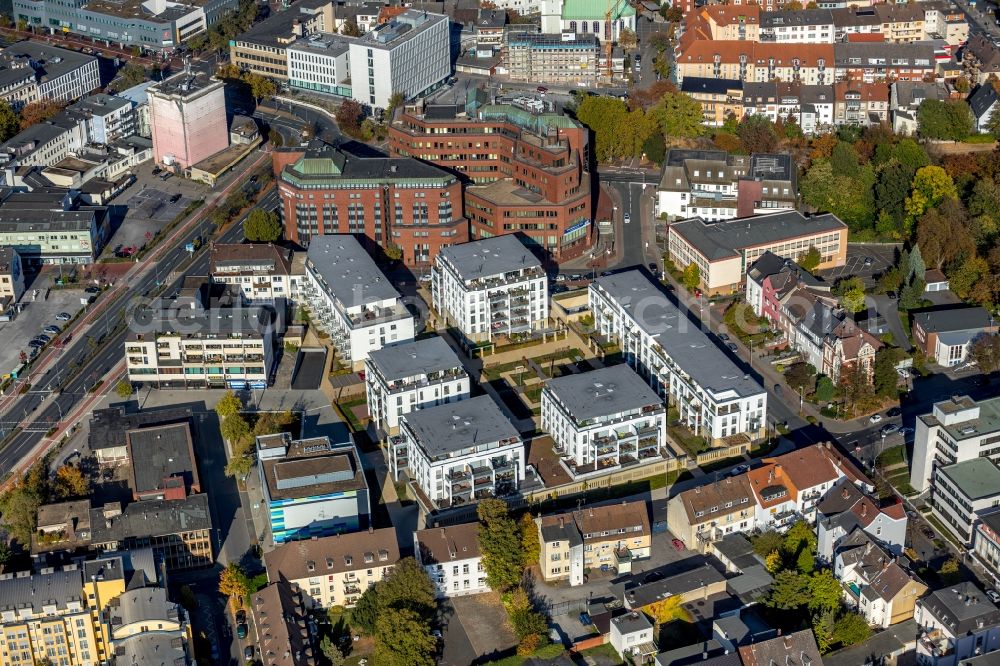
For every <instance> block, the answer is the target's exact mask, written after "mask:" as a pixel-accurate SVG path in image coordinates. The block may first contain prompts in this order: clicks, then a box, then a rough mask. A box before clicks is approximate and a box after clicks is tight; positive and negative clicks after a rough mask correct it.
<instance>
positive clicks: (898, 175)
mask: <svg viewBox="0 0 1000 666" xmlns="http://www.w3.org/2000/svg"><path fill="white" fill-rule="evenodd" d="M915 173H916V170H911V169H909V168H908V167H906V166H903V165H902V164H900V163H898V162H896V161H893V162H890V163H888V164H886V165H885V166H883V167H882V168H881V169H880V170H879V173H878V178H877V180H876V181H875V198H876V200H877V201H878V205H879V208H880V210H882V211H884V212H885V213H886V214H888V215H889V216H890V217H891V218H892V220H893V221H894V222H895V223H896V226H897V228H896V233H897V235H898V234H899V233H900V232H901V231H902V224H903V218H904V217H905V215H906V197H908V196H909V195H910V186H911V184H912V183H913V176H914V174H915Z"/></svg>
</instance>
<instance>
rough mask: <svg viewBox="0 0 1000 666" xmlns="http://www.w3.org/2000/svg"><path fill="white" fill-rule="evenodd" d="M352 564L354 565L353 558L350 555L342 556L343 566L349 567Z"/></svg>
mask: <svg viewBox="0 0 1000 666" xmlns="http://www.w3.org/2000/svg"><path fill="white" fill-rule="evenodd" d="M352 564H354V558H353V557H351V556H350V555H344V565H346V566H351V565H352Z"/></svg>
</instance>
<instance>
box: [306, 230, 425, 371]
mask: <svg viewBox="0 0 1000 666" xmlns="http://www.w3.org/2000/svg"><path fill="white" fill-rule="evenodd" d="M302 296H303V297H304V299H303V300H304V302H305V305H306V307H307V308H308V309H309V311H310V314H311V315H312V322H313V323H314V324H315V325H316V326H317V327H318V328H319V329H320V330H323V331H325V332H327V333H329V334H330V339H331V341H332V342H333V344H334V346H336V348H337V351H338V352H339V353H340V355H341V357H342V358H343V360H344V361H346V362H348V363H352V364H354V365H357V366H360V365H361V364H362V363H364V361H365V359H367V358H368V354H370V353H371V352H373V351H376V350H378V349H382V347H385V346H386V345H392V344H395V343H397V342H406V341H408V340H412V339H413V337H414V323H413V315H411V314H410V312H409V310H407V309H406V306H405V305H404V304H403V297H402V295H401V294H400V293H399V292H398V291H396V289H395V287H393V286H392V285H391V284H390V283H389V279H388V278H387V277H386V276H385V275H384V274H383V273H382V271H381V270H379V268H378V266H377V265H376V264H375V262H374V261H373V260H372V258H371V257H370V256H368V253H367V252H365V249H364V248H363V247H362V246H361V243H359V242H358V240H357V239H356V238H355V237H354V236H351V235H349V234H337V235H333V236H315V237H313V239H312V241H311V242H310V243H309V253H308V255H307V258H306V282H305V284H304V286H303V291H302Z"/></svg>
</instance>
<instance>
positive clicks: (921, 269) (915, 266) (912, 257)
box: [907, 244, 927, 280]
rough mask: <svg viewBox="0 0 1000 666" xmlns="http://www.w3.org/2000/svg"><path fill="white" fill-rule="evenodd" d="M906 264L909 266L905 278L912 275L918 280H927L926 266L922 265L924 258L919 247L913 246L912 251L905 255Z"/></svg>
mask: <svg viewBox="0 0 1000 666" xmlns="http://www.w3.org/2000/svg"><path fill="white" fill-rule="evenodd" d="M907 264H908V266H909V269H910V272H909V274H908V275H907V278H911V277H913V276H914V275H915V276H917V279H918V280H926V279H927V275H926V274H927V265H926V264H925V263H924V256H923V254H922V253H921V252H920V245H919V244H918V245H915V246H914V247H913V251H912V252H910V253H909V254H908V255H907Z"/></svg>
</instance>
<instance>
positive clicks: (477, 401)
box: [389, 395, 525, 506]
mask: <svg viewBox="0 0 1000 666" xmlns="http://www.w3.org/2000/svg"><path fill="white" fill-rule="evenodd" d="M399 429H400V434H399V436H397V437H393V438H391V439H390V440H389V448H390V455H389V472H390V473H391V474H392V476H393V478H394V479H395V480H397V481H398V480H399V478H400V475H401V474H402V473H403V472H404V471H405V472H406V473H407V475H408V476H409V478H410V479H411V480H412V481H413V482H414V483H416V484H417V485H418V486H419V487H420V490H421V491H423V493H424V495H426V496H427V498H428V499H429V500H430V501H431V502H433V503H435V504H437V505H439V506H454V505H456V504H462V503H464V502H473V501H475V500H479V499H483V498H484V497H493V496H497V497H503V496H505V495H508V494H510V493H511V492H513V491H515V490H517V488H518V486H519V485H520V484H521V482H522V481H524V473H525V451H524V442H523V441H522V440H521V435H520V434H519V433H518V431H517V429H516V428H515V427H514V426H513V424H512V423H511V422H510V421H509V420H507V417H506V416H504V414H503V412H501V411H500V408H499V407H497V405H496V403H494V402H493V399H492V398H490V397H489V396H488V395H482V396H478V397H476V398H469V399H468V400H461V401H459V402H452V403H448V404H446V405H438V406H437V407H429V408H427V409H421V410H419V411H416V412H410V413H409V414H406V415H404V416H403V418H402V419H401V420H400V428H399Z"/></svg>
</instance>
